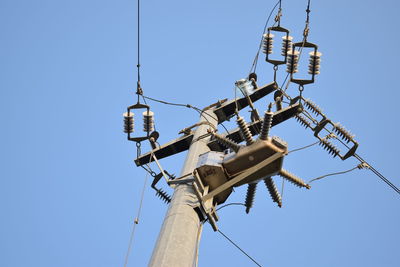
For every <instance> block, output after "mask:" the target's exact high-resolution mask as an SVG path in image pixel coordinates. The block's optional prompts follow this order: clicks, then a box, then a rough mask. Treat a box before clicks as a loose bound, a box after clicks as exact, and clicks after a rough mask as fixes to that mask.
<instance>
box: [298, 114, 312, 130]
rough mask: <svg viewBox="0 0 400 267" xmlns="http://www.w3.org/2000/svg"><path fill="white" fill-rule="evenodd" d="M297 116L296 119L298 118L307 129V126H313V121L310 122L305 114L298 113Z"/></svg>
mask: <svg viewBox="0 0 400 267" xmlns="http://www.w3.org/2000/svg"><path fill="white" fill-rule="evenodd" d="M295 118H296V120H297V121H298V122H299V123H300V124H301V125H303V126H304V127H305V128H306V129H307V128H312V127H311V122H310V121H309V120H308V119H307V118H305V117H304V116H303V115H301V114H297V115H296V116H295Z"/></svg>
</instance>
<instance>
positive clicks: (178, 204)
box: [149, 109, 218, 267]
mask: <svg viewBox="0 0 400 267" xmlns="http://www.w3.org/2000/svg"><path fill="white" fill-rule="evenodd" d="M217 123H218V119H217V116H216V115H215V114H214V112H213V110H212V109H208V110H205V111H204V112H203V115H202V116H201V117H200V122H199V126H198V127H197V129H196V131H195V133H194V137H193V142H192V144H191V145H190V148H189V152H188V154H187V157H186V161H185V165H184V166H183V169H182V172H181V176H183V175H186V174H189V173H192V172H193V170H194V169H195V168H196V164H197V162H198V159H199V155H200V154H203V153H206V152H208V151H210V149H209V147H208V146H207V142H208V141H209V139H210V137H206V138H202V136H203V135H205V134H207V129H209V128H210V124H212V125H214V126H215V127H216V126H217ZM199 138H200V139H199ZM196 206H198V200H197V197H196V195H195V193H194V191H193V187H192V186H191V185H187V184H181V185H177V186H176V187H175V191H174V195H173V198H172V201H171V203H170V206H169V209H168V211H167V214H166V215H165V218H164V222H163V225H162V227H161V230H160V234H159V236H158V240H157V243H156V246H155V248H154V251H153V255H152V257H151V260H150V263H149V266H152V267H179V266H182V267H188V266H196V265H197V250H198V243H199V241H200V236H201V230H202V225H201V222H200V219H199V216H198V214H197V213H196V212H195V210H194V208H195V207H196Z"/></svg>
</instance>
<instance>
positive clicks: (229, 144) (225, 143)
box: [211, 133, 240, 152]
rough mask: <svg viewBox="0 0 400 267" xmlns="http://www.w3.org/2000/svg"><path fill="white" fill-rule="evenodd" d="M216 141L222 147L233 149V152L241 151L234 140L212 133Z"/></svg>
mask: <svg viewBox="0 0 400 267" xmlns="http://www.w3.org/2000/svg"><path fill="white" fill-rule="evenodd" d="M211 134H212V135H213V136H214V137H215V139H217V142H218V143H220V144H221V145H223V146H225V147H226V148H231V149H232V150H233V151H235V152H238V151H239V149H240V145H239V144H237V143H235V142H234V141H233V140H231V139H229V138H227V137H224V136H222V135H219V134H217V133H211Z"/></svg>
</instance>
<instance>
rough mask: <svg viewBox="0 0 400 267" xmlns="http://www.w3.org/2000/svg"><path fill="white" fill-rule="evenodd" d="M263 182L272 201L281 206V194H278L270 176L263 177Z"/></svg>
mask: <svg viewBox="0 0 400 267" xmlns="http://www.w3.org/2000/svg"><path fill="white" fill-rule="evenodd" d="M264 183H265V185H266V186H267V189H268V192H269V194H270V195H271V198H272V200H273V201H274V202H276V203H277V204H278V206H279V207H280V208H281V207H282V197H281V194H279V191H278V189H277V188H276V185H275V183H274V181H273V180H272V178H271V177H268V178H265V179H264Z"/></svg>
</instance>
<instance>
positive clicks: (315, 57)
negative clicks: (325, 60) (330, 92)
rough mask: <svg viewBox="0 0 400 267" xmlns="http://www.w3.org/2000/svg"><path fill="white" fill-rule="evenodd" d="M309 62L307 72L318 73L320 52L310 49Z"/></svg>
mask: <svg viewBox="0 0 400 267" xmlns="http://www.w3.org/2000/svg"><path fill="white" fill-rule="evenodd" d="M309 55H310V63H309V64H308V73H309V74H314V75H317V74H319V73H320V71H319V69H320V66H321V56H322V53H320V52H317V51H312V52H310V53H309Z"/></svg>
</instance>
